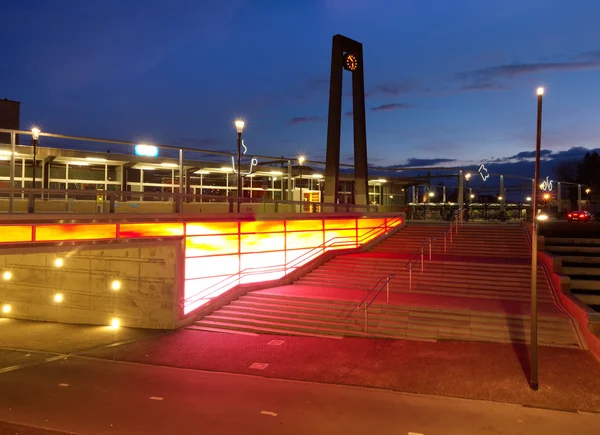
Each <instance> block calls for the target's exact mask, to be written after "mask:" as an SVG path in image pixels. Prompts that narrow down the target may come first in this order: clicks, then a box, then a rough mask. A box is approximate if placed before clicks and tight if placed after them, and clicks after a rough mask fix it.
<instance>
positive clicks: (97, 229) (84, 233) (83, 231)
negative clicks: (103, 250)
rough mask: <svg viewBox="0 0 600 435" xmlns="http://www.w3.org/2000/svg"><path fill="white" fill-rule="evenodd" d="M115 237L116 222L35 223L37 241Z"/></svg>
mask: <svg viewBox="0 0 600 435" xmlns="http://www.w3.org/2000/svg"><path fill="white" fill-rule="evenodd" d="M115 238H117V224H62V225H61V224H56V225H36V227H35V240H36V241H37V242H58V241H67V240H106V239H115Z"/></svg>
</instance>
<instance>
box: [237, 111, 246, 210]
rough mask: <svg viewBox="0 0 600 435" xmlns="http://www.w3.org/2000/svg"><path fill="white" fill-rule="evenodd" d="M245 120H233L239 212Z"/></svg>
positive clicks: (238, 206) (238, 208) (238, 207)
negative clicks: (235, 136) (235, 138)
mask: <svg viewBox="0 0 600 435" xmlns="http://www.w3.org/2000/svg"><path fill="white" fill-rule="evenodd" d="M244 125H245V122H244V121H242V120H241V119H238V120H236V121H235V130H236V131H237V161H238V164H237V212H238V213H239V212H240V201H241V200H242V199H241V198H242V195H243V192H242V132H243V131H244Z"/></svg>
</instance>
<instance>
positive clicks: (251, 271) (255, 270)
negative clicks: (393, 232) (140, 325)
mask: <svg viewBox="0 0 600 435" xmlns="http://www.w3.org/2000/svg"><path fill="white" fill-rule="evenodd" d="M398 221H400V222H402V216H396V217H394V218H392V219H390V220H389V221H387V222H384V223H383V224H381V225H379V226H378V227H375V228H371V230H369V231H367V232H366V233H365V234H363V235H362V236H360V237H358V238H357V237H356V236H337V237H332V238H331V239H329V240H327V241H325V242H323V243H321V244H320V245H319V246H317V247H314V248H312V249H310V250H309V251H307V252H305V253H304V254H302V255H301V256H299V257H297V258H295V259H294V260H292V261H291V262H290V263H286V264H285V265H283V266H281V265H278V266H262V267H249V268H247V269H243V270H241V271H239V272H237V273H235V274H233V275H229V276H227V277H226V278H224V279H223V280H221V281H219V282H217V283H215V284H213V285H212V286H210V287H208V288H207V289H205V290H204V292H206V291H208V290H210V293H205V294H204V295H203V296H202V297H197V296H196V295H194V296H191V297H189V298H187V299H183V300H182V301H181V305H182V306H185V305H186V304H189V303H194V302H196V301H198V300H201V299H210V298H211V296H212V295H214V294H215V293H216V292H218V291H220V290H222V289H223V288H224V287H226V286H227V285H230V284H233V283H234V282H235V281H237V280H241V278H242V277H244V276H249V275H256V274H262V273H265V272H281V271H286V270H287V269H290V268H295V267H298V266H299V265H301V264H302V263H303V262H306V261H309V260H311V259H312V257H313V256H314V254H315V253H317V252H324V251H326V250H327V249H328V248H332V247H335V246H337V245H345V244H346V243H347V241H350V240H352V241H356V245H358V244H359V243H360V242H361V241H362V240H364V239H365V238H367V237H370V236H371V235H372V234H374V233H381V231H382V230H383V231H385V228H386V227H388V226H389V225H390V223H395V222H398ZM375 237H376V236H375ZM355 247H356V246H355ZM211 289H212V290H211ZM192 298H195V299H192Z"/></svg>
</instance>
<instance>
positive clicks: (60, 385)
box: [58, 384, 69, 387]
mask: <svg viewBox="0 0 600 435" xmlns="http://www.w3.org/2000/svg"><path fill="white" fill-rule="evenodd" d="M58 386H59V387H68V386H69V384H58Z"/></svg>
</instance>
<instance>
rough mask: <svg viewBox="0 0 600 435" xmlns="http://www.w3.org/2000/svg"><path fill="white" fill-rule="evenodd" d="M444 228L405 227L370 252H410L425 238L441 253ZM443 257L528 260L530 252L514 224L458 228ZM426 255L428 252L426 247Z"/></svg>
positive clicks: (432, 226) (445, 227)
mask: <svg viewBox="0 0 600 435" xmlns="http://www.w3.org/2000/svg"><path fill="white" fill-rule="evenodd" d="M447 229H448V226H447V225H446V226H435V225H407V226H406V227H404V228H403V229H401V230H400V231H398V232H397V233H396V234H394V235H393V236H391V237H390V238H388V239H387V240H385V241H383V242H382V243H380V244H379V245H378V246H376V247H375V248H374V249H373V250H372V252H395V253H398V252H411V253H412V252H414V251H415V250H416V249H417V248H418V247H419V245H420V244H421V243H422V242H423V241H424V240H425V239H426V238H428V237H438V239H437V240H435V241H434V242H433V243H432V253H434V254H442V253H444V239H443V237H441V233H442V232H444V231H445V230H447ZM446 246H447V251H446V254H447V255H455V256H487V257H496V258H497V257H500V258H531V249H530V248H529V245H528V243H527V239H526V238H525V234H524V230H523V228H522V227H521V226H518V225H477V224H466V225H463V226H459V228H458V233H454V234H453V235H452V243H450V239H449V237H447V240H446ZM426 252H427V253H428V252H429V245H427V249H426Z"/></svg>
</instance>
